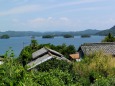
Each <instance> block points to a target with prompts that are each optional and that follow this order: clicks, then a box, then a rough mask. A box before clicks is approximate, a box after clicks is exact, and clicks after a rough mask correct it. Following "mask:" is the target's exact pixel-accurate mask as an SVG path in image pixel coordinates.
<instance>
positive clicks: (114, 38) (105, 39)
mask: <svg viewBox="0 0 115 86" xmlns="http://www.w3.org/2000/svg"><path fill="white" fill-rule="evenodd" d="M102 42H115V37H114V36H113V35H112V34H111V33H109V34H108V35H107V36H106V37H105V38H104V39H103V40H102Z"/></svg>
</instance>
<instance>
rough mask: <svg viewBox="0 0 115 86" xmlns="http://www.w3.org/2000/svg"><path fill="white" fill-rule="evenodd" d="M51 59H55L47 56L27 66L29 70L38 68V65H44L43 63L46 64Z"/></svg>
mask: <svg viewBox="0 0 115 86" xmlns="http://www.w3.org/2000/svg"><path fill="white" fill-rule="evenodd" d="M51 58H53V57H52V56H50V55H48V54H46V55H44V56H42V57H40V58H37V59H36V60H33V61H31V62H30V63H28V64H27V66H29V68H28V70H29V69H32V68H34V67H36V66H37V65H39V64H41V63H43V62H45V61H47V60H49V59H51Z"/></svg>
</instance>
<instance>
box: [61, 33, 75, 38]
mask: <svg viewBox="0 0 115 86" xmlns="http://www.w3.org/2000/svg"><path fill="white" fill-rule="evenodd" d="M63 37H64V38H74V36H73V35H70V34H65V35H63Z"/></svg>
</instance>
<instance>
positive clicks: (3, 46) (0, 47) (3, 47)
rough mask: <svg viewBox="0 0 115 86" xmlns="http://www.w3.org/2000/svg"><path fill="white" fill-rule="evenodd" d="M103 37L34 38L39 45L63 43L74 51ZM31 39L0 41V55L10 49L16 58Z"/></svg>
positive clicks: (14, 38)
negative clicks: (71, 46)
mask: <svg viewBox="0 0 115 86" xmlns="http://www.w3.org/2000/svg"><path fill="white" fill-rule="evenodd" d="M103 38H104V36H91V37H90V38H81V37H80V36H75V37H74V38H63V37H55V38H53V39H43V38H42V37H36V40H37V41H38V43H39V44H47V43H51V44H54V45H61V44H63V43H65V44H67V45H74V46H75V47H76V49H78V47H79V46H80V45H81V44H83V43H94V42H101V40H102V39H103ZM30 41H31V37H11V38H10V39H0V55H3V54H5V52H6V51H7V50H9V48H10V47H12V49H13V50H14V53H15V55H16V56H18V55H19V54H20V52H21V50H22V49H23V47H24V46H27V45H29V44H30Z"/></svg>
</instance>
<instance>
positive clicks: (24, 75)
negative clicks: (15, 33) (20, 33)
mask: <svg viewBox="0 0 115 86" xmlns="http://www.w3.org/2000/svg"><path fill="white" fill-rule="evenodd" d="M63 46H64V45H63ZM4 56H5V58H4V64H2V65H0V86H115V58H112V56H110V55H105V54H103V53H101V52H99V53H95V54H92V55H90V56H85V57H84V59H83V60H82V61H81V62H71V63H67V62H65V61H61V60H57V59H51V60H50V61H47V62H44V63H42V64H41V65H39V66H38V68H39V69H38V71H34V70H31V71H27V69H26V67H23V66H22V64H20V62H19V60H18V59H17V58H15V57H14V56H15V55H14V54H13V51H12V50H10V51H7V52H6V54H5V55H4Z"/></svg>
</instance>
